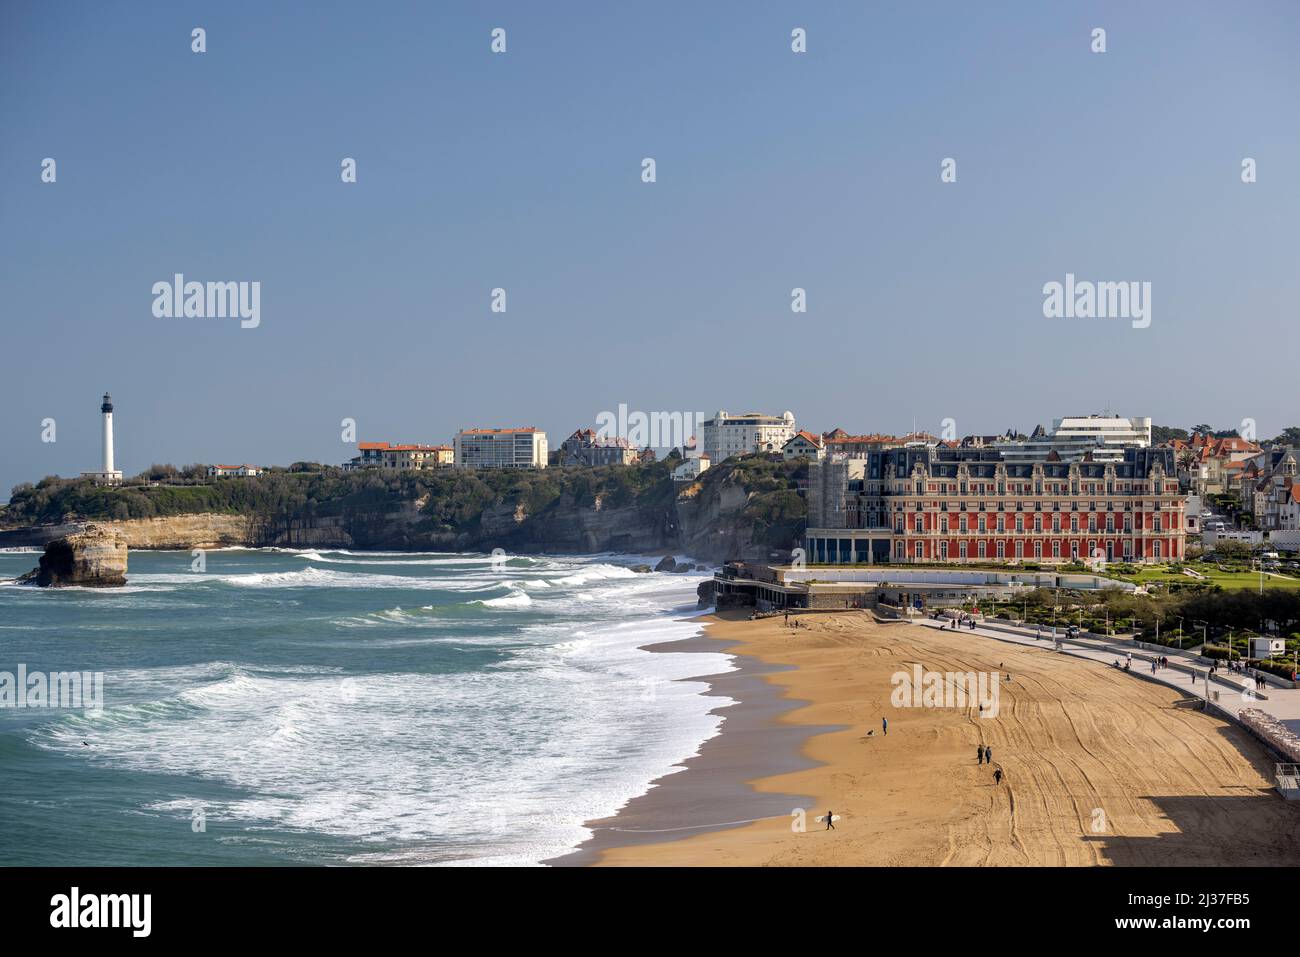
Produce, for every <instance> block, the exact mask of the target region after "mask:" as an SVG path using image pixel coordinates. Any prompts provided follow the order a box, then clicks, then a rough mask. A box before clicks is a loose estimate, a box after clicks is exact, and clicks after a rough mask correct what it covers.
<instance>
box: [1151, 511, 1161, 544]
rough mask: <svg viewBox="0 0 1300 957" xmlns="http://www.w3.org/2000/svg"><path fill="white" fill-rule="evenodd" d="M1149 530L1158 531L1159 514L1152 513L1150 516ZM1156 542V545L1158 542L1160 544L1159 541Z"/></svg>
mask: <svg viewBox="0 0 1300 957" xmlns="http://www.w3.org/2000/svg"><path fill="white" fill-rule="evenodd" d="M1151 531H1153V532H1158V531H1160V516H1159V515H1153V516H1151ZM1156 544H1157V545H1158V544H1160V543H1159V542H1157V543H1156Z"/></svg>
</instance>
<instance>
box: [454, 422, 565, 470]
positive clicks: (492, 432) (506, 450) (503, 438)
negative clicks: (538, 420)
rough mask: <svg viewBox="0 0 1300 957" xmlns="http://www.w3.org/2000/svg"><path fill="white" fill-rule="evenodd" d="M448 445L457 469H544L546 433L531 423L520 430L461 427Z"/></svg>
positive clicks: (545, 461)
mask: <svg viewBox="0 0 1300 957" xmlns="http://www.w3.org/2000/svg"><path fill="white" fill-rule="evenodd" d="M452 445H453V448H454V450H455V463H456V467H457V468H469V469H544V468H546V463H547V447H546V433H545V432H543V431H542V430H540V429H535V428H533V427H531V426H529V427H527V428H522V429H461V430H460V431H459V432H457V433H456V438H455V440H454V441H453V443H452Z"/></svg>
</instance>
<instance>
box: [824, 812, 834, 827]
mask: <svg viewBox="0 0 1300 957" xmlns="http://www.w3.org/2000/svg"><path fill="white" fill-rule="evenodd" d="M826 830H828V831H833V830H835V812H834V811H832V810H830V809H829V808H828V809H827V811H826Z"/></svg>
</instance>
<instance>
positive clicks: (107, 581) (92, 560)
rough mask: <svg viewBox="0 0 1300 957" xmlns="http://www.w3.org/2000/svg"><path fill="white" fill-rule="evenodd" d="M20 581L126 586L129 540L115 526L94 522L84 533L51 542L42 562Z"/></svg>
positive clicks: (44, 585)
mask: <svg viewBox="0 0 1300 957" xmlns="http://www.w3.org/2000/svg"><path fill="white" fill-rule="evenodd" d="M18 580H19V581H20V582H25V583H32V584H35V585H39V586H41V587H42V588H61V587H64V586H67V585H83V586H87V587H91V588H115V587H119V586H121V585H125V584H126V539H124V538H123V537H122V536H121V535H120V534H119V533H118V531H117V530H116V529H115V528H113V527H112V526H111V525H101V524H98V523H94V522H92V523H91V524H89V525H87V526H86V527H85V529H83V530H82V531H80V532H76V533H73V534H71V535H64V536H62V537H61V538H56V539H54V540H53V541H51V542H49V543H48V544H47V545H46V546H45V554H44V555H42V556H41V563H40V565H39V566H38V567H37V568H33V569H32V570H31V571H30V572H28V573H27V574H26V575H24V576H23V577H22V578H20V579H18Z"/></svg>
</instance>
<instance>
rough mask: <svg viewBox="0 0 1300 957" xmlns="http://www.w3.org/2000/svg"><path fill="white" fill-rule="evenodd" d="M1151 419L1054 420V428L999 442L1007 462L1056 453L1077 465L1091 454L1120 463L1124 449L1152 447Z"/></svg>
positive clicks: (1080, 417)
mask: <svg viewBox="0 0 1300 957" xmlns="http://www.w3.org/2000/svg"><path fill="white" fill-rule="evenodd" d="M1150 445H1151V419H1150V418H1149V417H1145V416H1142V417H1135V418H1124V417H1122V416H1118V415H1074V416H1066V417H1064V418H1060V419H1054V420H1053V421H1052V428H1051V429H1050V430H1046V429H1043V428H1041V427H1040V428H1037V429H1035V430H1034V432H1033V434H1032V435H1030V436H1029V438H1027V439H1023V440H1005V441H999V442H997V443H996V445H995V448H997V449H998V450H999V451H1001V453H1002V456H1003V459H1004V460H1005V461H1007V462H1009V463H1011V462H1045V461H1047V457H1048V456H1049V455H1051V454H1052V453H1055V454H1056V455H1057V456H1058V457H1059V458H1060V459H1061V460H1062V461H1065V462H1073V461H1076V460H1078V459H1081V458H1082V457H1083V456H1084V455H1086V454H1088V453H1091V454H1092V459H1093V461H1096V462H1119V461H1122V460H1123V458H1124V450H1125V449H1129V448H1140V449H1145V448H1149V447H1150Z"/></svg>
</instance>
